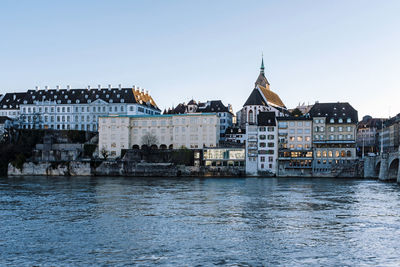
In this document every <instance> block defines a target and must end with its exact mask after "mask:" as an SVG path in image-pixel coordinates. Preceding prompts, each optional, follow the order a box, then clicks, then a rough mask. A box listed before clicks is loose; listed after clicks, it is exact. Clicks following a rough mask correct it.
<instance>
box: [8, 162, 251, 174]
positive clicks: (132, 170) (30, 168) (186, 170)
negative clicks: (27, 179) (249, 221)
mask: <svg viewBox="0 0 400 267" xmlns="http://www.w3.org/2000/svg"><path fill="white" fill-rule="evenodd" d="M8 175H9V176H25V175H26V176H35V175H37V176H132V177H176V176H185V177H215V176H220V177H237V176H244V168H243V167H204V166H184V165H175V164H173V163H144V162H130V161H114V160H109V161H103V162H98V164H96V163H94V164H93V163H90V162H79V161H70V162H58V163H55V162H52V163H47V162H42V163H33V162H27V163H25V164H24V165H23V168H22V170H20V169H18V168H16V167H14V166H13V165H12V164H9V166H8Z"/></svg>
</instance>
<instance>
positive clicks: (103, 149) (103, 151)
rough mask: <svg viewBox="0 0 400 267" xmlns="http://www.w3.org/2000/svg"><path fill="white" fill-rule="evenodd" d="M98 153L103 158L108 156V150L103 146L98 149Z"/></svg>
mask: <svg viewBox="0 0 400 267" xmlns="http://www.w3.org/2000/svg"><path fill="white" fill-rule="evenodd" d="M100 154H101V155H102V156H103V158H104V159H107V158H108V151H107V149H106V147H104V146H103V148H102V149H101V150H100Z"/></svg>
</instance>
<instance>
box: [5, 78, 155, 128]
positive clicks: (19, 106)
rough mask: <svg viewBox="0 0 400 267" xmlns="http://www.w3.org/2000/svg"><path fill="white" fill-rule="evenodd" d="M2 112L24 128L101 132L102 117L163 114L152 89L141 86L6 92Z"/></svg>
mask: <svg viewBox="0 0 400 267" xmlns="http://www.w3.org/2000/svg"><path fill="white" fill-rule="evenodd" d="M0 105H2V106H1V109H0V114H1V113H2V112H6V111H8V113H10V112H11V111H12V112H15V113H16V114H15V116H10V115H7V116H9V117H13V118H16V119H18V120H19V124H20V127H21V128H24V129H56V130H81V131H97V125H98V118H99V117H100V116H107V115H112V114H118V115H159V114H160V109H159V108H158V107H157V105H156V103H155V102H154V100H153V98H152V97H151V96H150V95H149V93H148V91H145V90H144V89H141V90H140V88H139V87H135V86H133V87H132V88H122V87H121V86H119V87H118V88H112V87H111V85H109V86H108V88H101V86H100V85H99V86H98V88H96V89H91V88H90V86H88V88H86V89H70V88H69V86H67V89H60V87H59V86H57V87H56V89H49V88H48V87H46V88H45V89H44V90H40V89H39V88H36V90H28V91H27V92H26V93H10V94H6V95H5V96H4V98H3V99H2V100H1V101H0Z"/></svg>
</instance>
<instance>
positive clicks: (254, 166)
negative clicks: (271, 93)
mask: <svg viewBox="0 0 400 267" xmlns="http://www.w3.org/2000/svg"><path fill="white" fill-rule="evenodd" d="M246 132H247V141H246V173H247V174H248V175H258V174H261V175H262V174H264V173H265V174H276V170H277V159H278V127H277V123H276V117H275V112H260V113H259V114H258V116H257V124H256V125H251V124H247V125H246Z"/></svg>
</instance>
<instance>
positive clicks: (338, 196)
mask: <svg viewBox="0 0 400 267" xmlns="http://www.w3.org/2000/svg"><path fill="white" fill-rule="evenodd" d="M128 264H133V265H135V264H137V265H142V266H148V265H153V264H159V265H173V266H182V265H190V266H192V265H231V266H259V265H268V266H271V265H286V266H296V265H352V266H353V265H374V266H375V265H383V266H390V265H392V266H399V265H400V186H398V185H396V184H389V183H380V182H377V181H367V180H345V179H341V180H337V179H336V180H335V179H256V178H249V179H212V178H210V179H149V178H146V179H136V178H135V179H132V178H40V177H39V178H38V177H27V178H0V265H1V266H4V265H10V266H21V265H22V266H24V265H28V266H32V265H40V266H48V265H57V266H58V265H73V266H80V265H111V266H119V265H128Z"/></svg>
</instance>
